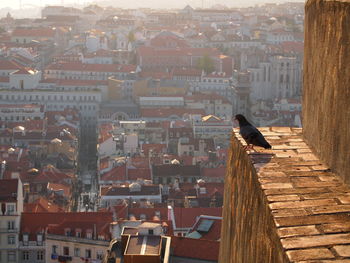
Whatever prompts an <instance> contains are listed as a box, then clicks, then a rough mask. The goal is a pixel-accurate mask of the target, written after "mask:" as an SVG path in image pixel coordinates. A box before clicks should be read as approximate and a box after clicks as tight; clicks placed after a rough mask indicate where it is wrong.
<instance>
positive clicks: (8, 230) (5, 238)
mask: <svg viewBox="0 0 350 263" xmlns="http://www.w3.org/2000/svg"><path fill="white" fill-rule="evenodd" d="M22 188H23V186H22V182H21V180H20V179H0V202H1V211H0V242H1V248H0V255H1V256H0V262H1V263H5V262H6V263H11V262H20V257H19V253H18V246H19V229H20V222H21V213H22V212H23V190H22Z"/></svg>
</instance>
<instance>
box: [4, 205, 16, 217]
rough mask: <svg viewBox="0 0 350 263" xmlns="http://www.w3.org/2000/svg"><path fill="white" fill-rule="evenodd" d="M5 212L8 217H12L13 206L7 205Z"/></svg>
mask: <svg viewBox="0 0 350 263" xmlns="http://www.w3.org/2000/svg"><path fill="white" fill-rule="evenodd" d="M6 211H7V214H8V215H13V214H14V213H15V205H14V204H7V207H6Z"/></svg>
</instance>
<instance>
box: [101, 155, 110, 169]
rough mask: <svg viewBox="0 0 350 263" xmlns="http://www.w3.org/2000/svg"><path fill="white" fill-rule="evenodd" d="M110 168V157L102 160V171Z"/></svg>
mask: <svg viewBox="0 0 350 263" xmlns="http://www.w3.org/2000/svg"><path fill="white" fill-rule="evenodd" d="M108 167H109V156H107V157H105V158H102V159H100V170H103V169H106V168H108Z"/></svg>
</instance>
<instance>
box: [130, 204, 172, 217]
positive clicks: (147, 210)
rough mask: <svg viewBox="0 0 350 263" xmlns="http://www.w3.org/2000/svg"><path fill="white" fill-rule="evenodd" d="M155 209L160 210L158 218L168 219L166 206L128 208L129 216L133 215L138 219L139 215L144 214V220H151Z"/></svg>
mask: <svg viewBox="0 0 350 263" xmlns="http://www.w3.org/2000/svg"><path fill="white" fill-rule="evenodd" d="M156 211H159V212H160V218H159V219H160V220H167V219H168V208H167V207H155V208H129V209H128V213H129V216H130V215H133V216H135V218H136V219H140V216H141V215H145V216H146V220H151V219H153V217H154V216H155V215H156Z"/></svg>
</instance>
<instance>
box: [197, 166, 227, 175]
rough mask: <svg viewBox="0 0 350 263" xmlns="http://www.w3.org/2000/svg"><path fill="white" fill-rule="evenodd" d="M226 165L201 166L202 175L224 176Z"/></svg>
mask: <svg viewBox="0 0 350 263" xmlns="http://www.w3.org/2000/svg"><path fill="white" fill-rule="evenodd" d="M225 172H226V167H217V168H206V167H205V168H202V176H203V177H210V178H224V177H225Z"/></svg>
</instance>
